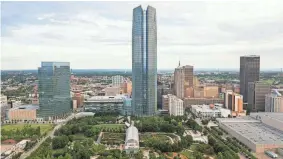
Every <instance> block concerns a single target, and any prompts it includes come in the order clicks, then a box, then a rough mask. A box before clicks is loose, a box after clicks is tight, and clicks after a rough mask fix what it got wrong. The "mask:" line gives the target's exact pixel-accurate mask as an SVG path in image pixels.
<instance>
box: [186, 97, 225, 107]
mask: <svg viewBox="0 0 283 159" xmlns="http://www.w3.org/2000/svg"><path fill="white" fill-rule="evenodd" d="M213 103H224V99H220V98H185V99H184V107H185V108H190V107H191V105H203V104H206V105H208V104H213Z"/></svg>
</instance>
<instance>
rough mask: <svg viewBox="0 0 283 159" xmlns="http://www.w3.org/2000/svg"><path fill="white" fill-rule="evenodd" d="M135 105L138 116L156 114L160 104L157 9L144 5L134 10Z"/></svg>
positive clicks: (133, 59) (133, 63) (133, 66)
mask: <svg viewBox="0 0 283 159" xmlns="http://www.w3.org/2000/svg"><path fill="white" fill-rule="evenodd" d="M132 78H133V91H132V93H133V94H132V98H133V102H132V104H133V105H132V106H133V113H134V115H136V116H152V115H154V114H155V112H156V108H157V28H156V10H155V8H153V7H151V6H148V7H147V9H146V10H143V9H142V7H141V6H138V7H136V8H134V10H133V26H132Z"/></svg>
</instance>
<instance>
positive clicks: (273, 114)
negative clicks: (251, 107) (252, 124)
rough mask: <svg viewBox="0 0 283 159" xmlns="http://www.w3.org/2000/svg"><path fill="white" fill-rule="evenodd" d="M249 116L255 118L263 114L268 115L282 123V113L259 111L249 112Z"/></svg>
mask: <svg viewBox="0 0 283 159" xmlns="http://www.w3.org/2000/svg"><path fill="white" fill-rule="evenodd" d="M250 116H251V117H252V118H255V119H256V118H258V117H263V116H264V117H268V118H270V119H273V120H277V121H279V122H282V125H283V113H272V112H259V113H251V114H250Z"/></svg>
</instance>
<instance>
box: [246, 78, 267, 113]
mask: <svg viewBox="0 0 283 159" xmlns="http://www.w3.org/2000/svg"><path fill="white" fill-rule="evenodd" d="M269 92H270V85H269V84H268V83H266V82H263V81H255V82H249V84H248V108H249V110H251V111H254V112H258V111H260V112H264V111H265V95H266V94H268V93H269Z"/></svg>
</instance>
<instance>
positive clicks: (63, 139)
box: [52, 135, 69, 149]
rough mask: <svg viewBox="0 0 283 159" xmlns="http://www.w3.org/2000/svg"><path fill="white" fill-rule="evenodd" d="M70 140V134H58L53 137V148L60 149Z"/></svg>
mask: <svg viewBox="0 0 283 159" xmlns="http://www.w3.org/2000/svg"><path fill="white" fill-rule="evenodd" d="M68 142H69V138H68V136H65V135H64V136H58V137H54V138H53V139H52V148H53V149H59V148H64V147H65V146H66V145H67V144H68Z"/></svg>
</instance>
